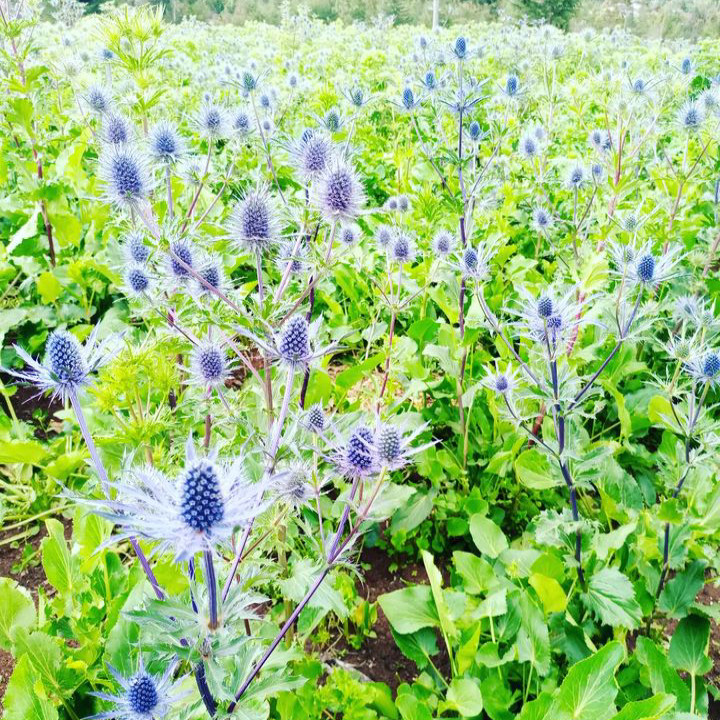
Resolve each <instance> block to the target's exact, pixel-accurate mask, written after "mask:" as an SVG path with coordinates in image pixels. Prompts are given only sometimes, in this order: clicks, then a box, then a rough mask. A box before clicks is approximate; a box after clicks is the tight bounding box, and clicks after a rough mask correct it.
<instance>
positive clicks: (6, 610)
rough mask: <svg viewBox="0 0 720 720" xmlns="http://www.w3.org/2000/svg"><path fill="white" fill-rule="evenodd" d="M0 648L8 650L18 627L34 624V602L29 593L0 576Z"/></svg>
mask: <svg viewBox="0 0 720 720" xmlns="http://www.w3.org/2000/svg"><path fill="white" fill-rule="evenodd" d="M0 597H1V598H2V601H0V648H2V649H3V650H10V649H11V648H12V645H13V635H14V634H15V632H16V631H17V629H18V628H27V629H28V630H29V629H30V628H31V627H33V626H34V625H35V603H34V602H33V600H32V597H31V595H30V593H29V592H28V591H27V590H26V589H25V588H24V587H22V586H21V585H18V584H17V583H16V582H15V581H14V580H11V579H10V578H0Z"/></svg>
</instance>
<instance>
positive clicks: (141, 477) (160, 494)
mask: <svg viewBox="0 0 720 720" xmlns="http://www.w3.org/2000/svg"><path fill="white" fill-rule="evenodd" d="M185 454H186V457H185V466H184V468H183V470H182V471H181V472H180V473H179V474H178V477H177V478H176V479H171V478H169V477H167V476H166V475H164V474H163V473H161V472H159V471H158V470H156V469H155V468H152V467H137V468H130V469H129V470H128V471H127V472H125V473H124V474H123V476H122V477H121V479H120V480H119V481H117V482H112V483H110V484H111V486H112V487H114V488H115V489H116V490H117V499H115V500H112V499H102V500H100V499H95V498H86V497H84V498H78V499H77V502H79V503H81V504H85V505H87V506H88V507H89V508H90V509H92V510H93V512H95V513H96V514H98V515H100V516H102V517H104V518H107V519H108V520H110V521H111V522H113V523H115V524H116V525H117V526H118V528H119V529H120V531H119V533H118V534H117V535H115V536H113V538H111V542H120V541H122V540H125V539H126V538H129V537H134V536H135V537H141V538H144V539H146V540H148V541H149V542H150V543H152V544H153V546H154V552H155V553H157V554H162V553H165V552H170V553H172V555H173V556H174V558H175V560H176V561H177V562H180V561H183V560H188V559H190V558H192V557H193V556H194V555H195V554H197V553H198V552H203V551H206V550H207V551H210V552H216V551H218V550H219V549H220V548H225V547H226V546H227V545H228V544H229V541H230V540H231V538H232V535H233V533H234V531H235V530H237V529H238V528H240V527H242V526H244V525H245V524H246V523H248V522H250V521H251V520H253V519H254V518H255V517H256V515H257V514H258V513H260V512H262V510H263V509H264V508H265V506H266V505H264V504H263V503H262V502H261V500H260V498H261V497H262V495H263V492H264V490H265V488H266V483H265V481H260V482H256V483H253V482H251V481H250V480H248V477H247V474H246V472H245V462H246V460H245V458H243V457H234V458H230V459H228V460H225V461H219V460H218V459H217V453H216V451H215V450H212V451H210V452H209V453H208V455H207V456H200V455H198V453H197V452H196V450H195V445H194V443H193V440H192V437H190V438H189V439H188V441H187V444H186V447H185Z"/></svg>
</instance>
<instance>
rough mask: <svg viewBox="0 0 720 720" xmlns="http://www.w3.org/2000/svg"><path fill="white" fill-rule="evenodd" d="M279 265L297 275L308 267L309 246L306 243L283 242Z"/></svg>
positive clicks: (279, 253)
mask: <svg viewBox="0 0 720 720" xmlns="http://www.w3.org/2000/svg"><path fill="white" fill-rule="evenodd" d="M277 264H278V267H279V268H280V269H281V270H282V271H283V273H284V272H285V271H288V272H290V274H292V275H297V274H299V273H302V272H304V271H305V269H306V267H307V246H306V245H305V243H300V244H297V243H295V242H292V241H286V242H283V243H282V244H281V245H280V251H279V252H278V256H277Z"/></svg>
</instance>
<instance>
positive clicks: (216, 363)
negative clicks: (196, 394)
mask: <svg viewBox="0 0 720 720" xmlns="http://www.w3.org/2000/svg"><path fill="white" fill-rule="evenodd" d="M228 376H229V365H228V362H227V360H226V358H225V352H224V351H223V349H222V348H221V347H220V346H219V345H218V344H217V343H214V342H213V341H212V340H211V339H210V338H208V339H207V340H206V341H204V342H202V343H200V344H199V345H197V346H196V347H194V348H193V351H192V353H191V363H190V377H191V382H192V383H193V384H195V385H197V386H198V387H202V388H205V391H206V392H207V393H210V392H211V391H212V390H213V389H215V388H222V387H223V386H224V385H225V381H226V380H227V378H228Z"/></svg>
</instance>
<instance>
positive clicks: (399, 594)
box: [378, 585, 440, 635]
mask: <svg viewBox="0 0 720 720" xmlns="http://www.w3.org/2000/svg"><path fill="white" fill-rule="evenodd" d="M378 603H379V604H380V607H381V608H382V611H383V612H384V613H385V616H386V617H387V619H388V622H389V623H390V624H391V625H392V626H393V628H394V629H395V630H396V631H397V632H399V633H402V634H403V635H407V634H408V633H413V632H416V631H417V630H420V629H421V628H424V627H439V625H440V619H439V617H438V613H437V609H436V607H435V603H434V602H433V596H432V592H431V590H430V587H429V586H428V585H412V586H410V587H406V588H401V589H400V590H395V591H394V592H391V593H385V594H384V595H380V596H379V597H378Z"/></svg>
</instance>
